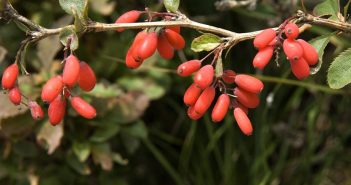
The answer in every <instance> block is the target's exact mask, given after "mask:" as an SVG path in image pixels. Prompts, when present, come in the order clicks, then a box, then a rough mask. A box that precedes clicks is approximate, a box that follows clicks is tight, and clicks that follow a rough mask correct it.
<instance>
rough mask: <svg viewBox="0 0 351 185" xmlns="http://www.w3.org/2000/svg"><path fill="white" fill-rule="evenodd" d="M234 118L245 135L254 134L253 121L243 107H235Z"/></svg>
mask: <svg viewBox="0 0 351 185" xmlns="http://www.w3.org/2000/svg"><path fill="white" fill-rule="evenodd" d="M234 118H235V120H236V122H237V124H238V126H239V128H240V130H241V131H242V132H243V133H244V134H245V135H247V136H249V135H251V134H252V132H253V128H252V124H251V121H250V119H249V118H248V117H247V115H246V113H245V112H244V111H243V110H242V109H240V108H235V109H234Z"/></svg>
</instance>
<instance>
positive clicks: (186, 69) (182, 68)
mask: <svg viewBox="0 0 351 185" xmlns="http://www.w3.org/2000/svg"><path fill="white" fill-rule="evenodd" d="M200 67H201V61H200V60H189V61H187V62H184V63H182V64H180V65H179V66H178V68H177V73H178V75H179V76H189V75H191V74H193V73H194V72H196V71H197V70H199V69H200Z"/></svg>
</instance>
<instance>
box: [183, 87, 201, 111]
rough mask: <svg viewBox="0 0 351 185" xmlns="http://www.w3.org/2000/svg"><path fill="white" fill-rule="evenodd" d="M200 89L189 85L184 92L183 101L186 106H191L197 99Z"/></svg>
mask: <svg viewBox="0 0 351 185" xmlns="http://www.w3.org/2000/svg"><path fill="white" fill-rule="evenodd" d="M201 92H202V89H201V88H200V87H198V86H197V85H196V84H194V83H193V84H191V85H190V87H189V88H188V89H187V90H186V91H185V93H184V98H183V101H184V103H185V105H187V106H193V105H194V104H195V103H196V101H197V99H198V98H199V96H200V94H201Z"/></svg>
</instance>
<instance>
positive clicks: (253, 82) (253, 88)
mask: <svg viewBox="0 0 351 185" xmlns="http://www.w3.org/2000/svg"><path fill="white" fill-rule="evenodd" d="M235 83H236V85H238V87H240V88H241V89H244V90H245V91H247V92H251V93H255V94H258V93H260V92H261V91H262V89H263V87H264V85H263V83H262V81H261V80H259V79H257V78H255V77H252V76H250V75H245V74H240V75H236V77H235Z"/></svg>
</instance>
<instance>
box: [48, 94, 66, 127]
mask: <svg viewBox="0 0 351 185" xmlns="http://www.w3.org/2000/svg"><path fill="white" fill-rule="evenodd" d="M65 112H66V99H65V98H62V97H61V96H58V97H57V98H56V99H55V100H54V101H52V102H51V103H50V105H49V109H48V116H49V121H50V123H51V125H53V126H55V125H57V124H59V123H60V122H61V121H62V119H63V117H64V116H65Z"/></svg>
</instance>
